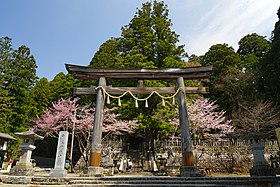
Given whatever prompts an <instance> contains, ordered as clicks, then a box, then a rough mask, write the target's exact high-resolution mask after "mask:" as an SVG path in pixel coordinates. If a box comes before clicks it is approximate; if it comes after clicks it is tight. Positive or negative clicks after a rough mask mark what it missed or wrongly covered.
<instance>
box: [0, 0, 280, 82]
mask: <svg viewBox="0 0 280 187" xmlns="http://www.w3.org/2000/svg"><path fill="white" fill-rule="evenodd" d="M144 2H147V1H144V0H45V1H43V0H42V1H39V0H25V1H21V0H1V1H0V37H3V36H9V37H11V38H12V44H13V48H17V47H18V46H20V45H26V46H28V47H29V48H30V49H31V53H32V54H33V55H34V57H35V59H36V63H37V65H38V68H37V75H38V76H39V78H42V77H46V78H48V80H49V81H50V80H52V79H53V78H54V76H55V75H57V74H58V73H59V72H64V73H66V72H67V71H66V69H65V66H64V64H65V63H70V64H77V65H88V64H89V62H90V61H91V59H92V57H93V55H94V53H95V52H96V51H97V50H98V48H99V46H100V45H101V44H102V43H104V42H105V41H106V40H108V39H110V38H111V37H119V36H120V34H121V30H120V29H121V27H122V26H124V25H127V24H128V23H129V21H130V20H131V19H132V18H133V16H134V15H135V12H136V9H137V8H141V6H142V3H144ZM164 2H165V3H166V4H167V6H168V8H169V17H170V19H171V20H172V23H173V27H172V29H173V30H174V31H175V32H176V33H177V34H179V35H180V44H185V46H186V51H187V52H188V54H197V55H201V54H204V53H205V52H206V51H207V50H208V49H209V47H211V46H212V45H214V44H217V43H228V44H229V45H231V46H233V47H234V48H235V49H236V50H237V48H238V41H239V40H240V39H241V38H242V37H244V36H245V35H247V34H250V33H253V32H256V33H258V34H260V35H263V36H267V38H270V36H271V31H272V30H273V28H274V24H275V22H276V21H277V19H278V18H277V15H276V13H277V10H278V8H279V6H280V0H165V1H164Z"/></svg>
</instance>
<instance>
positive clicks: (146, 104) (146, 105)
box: [145, 100, 149, 108]
mask: <svg viewBox="0 0 280 187" xmlns="http://www.w3.org/2000/svg"><path fill="white" fill-rule="evenodd" d="M145 107H146V108H148V107H149V105H148V100H146V103H145Z"/></svg>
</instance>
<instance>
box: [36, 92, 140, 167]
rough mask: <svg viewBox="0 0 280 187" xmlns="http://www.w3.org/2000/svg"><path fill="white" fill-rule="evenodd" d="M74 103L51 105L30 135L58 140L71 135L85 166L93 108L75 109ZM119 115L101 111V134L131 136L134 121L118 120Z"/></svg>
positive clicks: (76, 105) (74, 100)
mask: <svg viewBox="0 0 280 187" xmlns="http://www.w3.org/2000/svg"><path fill="white" fill-rule="evenodd" d="M77 101H78V99H76V98H75V99H71V98H69V99H66V100H65V99H61V100H59V101H58V102H57V103H53V104H52V107H51V108H48V109H47V110H46V112H45V113H44V114H43V115H41V116H40V117H38V118H37V120H36V121H35V123H36V124H35V126H34V131H37V132H41V133H43V134H44V136H46V137H47V136H50V137H56V138H57V137H58V134H59V131H61V130H63V131H69V132H73V131H74V130H75V139H76V142H78V147H79V151H80V153H81V154H82V157H83V159H84V160H85V162H86V163H87V162H88V159H89V157H88V155H89V154H88V153H89V150H90V145H91V144H90V143H91V135H92V128H93V120H94V119H93V118H94V112H95V108H94V107H91V106H89V105H86V106H79V105H78V104H77ZM119 117H120V115H118V114H115V113H114V112H113V109H107V108H106V109H104V120H103V127H102V131H103V132H104V133H106V134H108V133H110V134H115V135H122V134H125V133H133V132H134V130H135V129H136V128H137V127H138V125H137V123H136V121H134V120H132V121H124V120H119Z"/></svg>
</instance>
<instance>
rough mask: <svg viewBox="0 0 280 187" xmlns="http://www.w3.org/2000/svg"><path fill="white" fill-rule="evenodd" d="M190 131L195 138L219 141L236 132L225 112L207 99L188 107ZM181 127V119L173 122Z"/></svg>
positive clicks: (198, 100)
mask: <svg viewBox="0 0 280 187" xmlns="http://www.w3.org/2000/svg"><path fill="white" fill-rule="evenodd" d="M188 114H189V124H190V130H191V133H192V135H193V137H195V138H210V139H219V138H221V137H223V136H224V135H226V134H228V133H231V132H233V131H234V127H233V126H232V123H231V121H230V120H227V119H226V118H225V116H224V114H225V112H224V111H220V110H218V105H217V104H216V103H215V102H214V101H210V100H209V99H207V98H200V99H197V100H195V102H194V103H192V104H190V105H189V106H188ZM171 124H173V125H175V126H179V119H178V118H177V119H175V120H172V121H171Z"/></svg>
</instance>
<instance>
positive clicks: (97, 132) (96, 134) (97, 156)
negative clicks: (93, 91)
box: [87, 77, 106, 176]
mask: <svg viewBox="0 0 280 187" xmlns="http://www.w3.org/2000/svg"><path fill="white" fill-rule="evenodd" d="M99 86H103V87H105V86H106V79H105V77H100V79H99ZM104 103H105V98H104V94H103V91H102V89H101V88H99V89H98V90H97V96H96V108H95V113H94V122H93V130H92V142H91V150H90V159H89V167H88V168H87V174H88V175H89V176H100V175H102V173H103V168H102V167H100V160H101V150H102V146H101V141H102V123H103V109H104Z"/></svg>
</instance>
